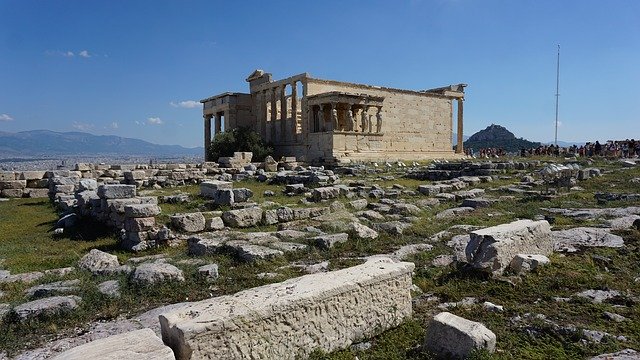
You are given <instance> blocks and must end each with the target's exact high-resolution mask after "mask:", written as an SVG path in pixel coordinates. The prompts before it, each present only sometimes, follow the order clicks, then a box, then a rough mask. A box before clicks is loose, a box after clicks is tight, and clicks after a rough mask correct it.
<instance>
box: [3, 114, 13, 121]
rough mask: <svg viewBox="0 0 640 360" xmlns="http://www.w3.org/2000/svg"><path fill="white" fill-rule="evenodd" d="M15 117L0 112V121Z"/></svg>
mask: <svg viewBox="0 0 640 360" xmlns="http://www.w3.org/2000/svg"><path fill="white" fill-rule="evenodd" d="M11 120H13V118H12V117H11V116H9V115H8V114H0V121H11Z"/></svg>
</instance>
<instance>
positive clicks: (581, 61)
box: [0, 0, 640, 146]
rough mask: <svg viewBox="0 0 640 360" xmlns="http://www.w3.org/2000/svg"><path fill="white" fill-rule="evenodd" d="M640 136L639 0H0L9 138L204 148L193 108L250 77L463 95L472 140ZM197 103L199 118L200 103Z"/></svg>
mask: <svg viewBox="0 0 640 360" xmlns="http://www.w3.org/2000/svg"><path fill="white" fill-rule="evenodd" d="M556 44H560V46H561V60H560V66H561V76H560V94H561V95H560V122H561V126H560V128H559V135H558V138H559V139H560V140H566V141H585V140H596V139H599V140H606V139H614V138H617V139H622V138H627V137H635V138H639V137H640V95H639V94H640V93H639V92H638V90H637V89H636V84H638V83H640V1H636V0H628V1H601V0H599V1H591V0H580V1H557V0H553V1H546V0H536V1H517V0H487V1H478V0H431V1H429V0H423V1H420V0H411V1H389V0H385V1H356V0H342V1H328V0H327V1H325V0H323V1H313V2H312V1H300V0H299V1H278V0H274V1H188V0H187V1H177V0H175V1H163V0H149V1H136V0H131V1H124V0H113V1H106V0H105V1H93V0H82V1H75V0H65V1H53V0H51V1H44V0H42V1H36V0H0V131H10V132H15V131H23V130H33V129H50V130H55V131H74V130H81V131H87V132H91V133H94V134H113V135H119V136H126V137H136V138H141V139H144V140H148V141H152V142H155V143H160V144H179V145H184V146H201V142H202V131H203V130H202V115H201V109H200V106H199V104H197V103H194V102H193V101H199V100H200V99H203V98H206V97H209V96H212V95H215V94H218V93H221V92H225V91H243V92H246V91H247V90H248V86H247V83H246V82H244V79H245V78H246V76H247V75H249V74H250V73H251V72H252V71H253V70H254V69H256V68H260V69H264V70H265V71H268V72H271V73H273V75H274V78H276V79H279V78H283V77H287V76H290V75H294V74H298V73H302V72H309V73H310V74H311V75H312V76H315V77H319V78H327V79H334V80H342V81H350V82H357V83H366V84H373V85H381V86H389V87H396V88H406V89H414V90H420V89H427V88H433V87H439V86H443V85H447V84H455V83H461V82H463V83H467V84H469V86H468V87H467V96H466V97H467V100H466V102H465V134H466V135H471V134H473V133H474V132H476V131H478V130H481V129H483V128H485V127H487V126H488V125H490V124H492V123H495V124H500V125H503V126H506V127H507V128H508V129H510V130H511V131H512V132H514V133H515V134H516V136H518V137H525V138H528V139H530V140H537V141H552V140H553V137H554V117H555V107H554V104H555V99H554V94H555V76H556V46H557V45H556ZM194 105H195V107H194Z"/></svg>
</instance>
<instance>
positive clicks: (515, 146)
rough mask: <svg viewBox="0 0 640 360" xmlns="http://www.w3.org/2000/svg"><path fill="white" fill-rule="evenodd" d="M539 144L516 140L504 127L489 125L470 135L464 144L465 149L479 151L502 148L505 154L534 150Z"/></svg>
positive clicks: (520, 139)
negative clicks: (521, 150)
mask: <svg viewBox="0 0 640 360" xmlns="http://www.w3.org/2000/svg"><path fill="white" fill-rule="evenodd" d="M540 145H541V144H540V143H539V142H534V141H529V140H525V139H523V138H516V136H515V135H514V134H513V133H512V132H511V131H509V130H507V129H506V128H505V127H504V126H500V125H495V124H491V125H490V126H488V127H487V128H486V129H484V130H480V131H478V132H477V133H475V134H473V135H471V136H470V137H469V139H467V141H465V142H464V147H465V149H474V150H479V149H483V148H502V149H504V150H505V151H507V152H517V151H520V149H522V148H525V149H528V148H534V147H538V146H540Z"/></svg>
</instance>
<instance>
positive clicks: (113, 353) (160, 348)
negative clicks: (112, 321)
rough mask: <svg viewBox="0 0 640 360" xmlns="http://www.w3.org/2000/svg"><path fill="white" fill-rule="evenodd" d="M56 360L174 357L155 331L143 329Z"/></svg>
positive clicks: (100, 341)
mask: <svg viewBox="0 0 640 360" xmlns="http://www.w3.org/2000/svg"><path fill="white" fill-rule="evenodd" d="M56 359H57V360H63V359H64V360H76V359H77V360H84V359H105V360H110V359H113V360H116V359H118V360H156V359H158V360H163V359H167V360H168V359H174V357H173V352H171V349H170V348H168V347H166V346H165V345H164V344H163V343H162V341H161V340H160V338H158V337H157V336H156V334H155V333H154V332H153V330H151V329H141V330H135V331H130V332H127V333H123V334H118V335H113V336H109V337H107V338H103V339H99V340H95V341H91V342H88V343H86V344H83V345H80V346H77V347H74V348H71V349H69V350H67V351H65V352H63V353H62V354H60V355H58V356H56V357H55V358H54V360H56Z"/></svg>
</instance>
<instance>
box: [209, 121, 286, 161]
mask: <svg viewBox="0 0 640 360" xmlns="http://www.w3.org/2000/svg"><path fill="white" fill-rule="evenodd" d="M207 151H208V152H209V155H210V157H209V158H210V159H216V160H217V159H218V158H219V157H221V156H233V153H234V152H237V151H250V152H252V153H253V161H263V160H264V158H265V157H267V155H272V154H273V147H271V146H270V145H269V144H266V143H265V142H264V141H263V140H262V138H261V137H260V135H258V133H256V132H255V131H253V130H251V128H249V127H238V128H235V129H232V130H230V131H224V132H221V133H218V134H216V136H215V137H214V139H213V141H211V145H210V146H209V149H208V150H207Z"/></svg>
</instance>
